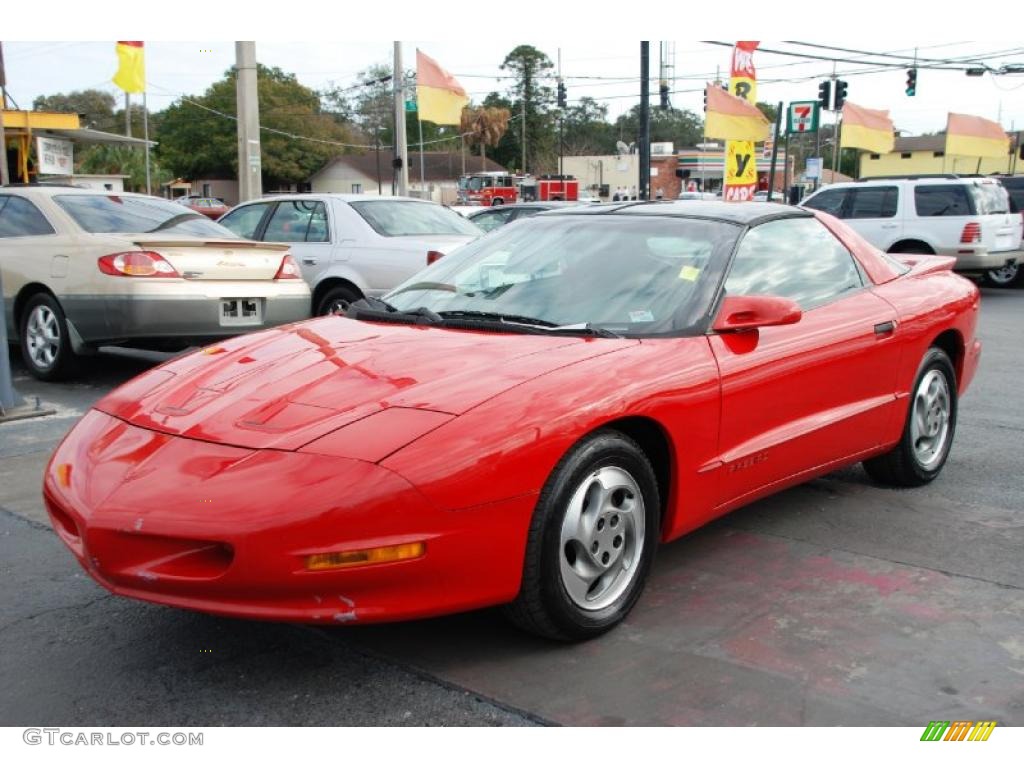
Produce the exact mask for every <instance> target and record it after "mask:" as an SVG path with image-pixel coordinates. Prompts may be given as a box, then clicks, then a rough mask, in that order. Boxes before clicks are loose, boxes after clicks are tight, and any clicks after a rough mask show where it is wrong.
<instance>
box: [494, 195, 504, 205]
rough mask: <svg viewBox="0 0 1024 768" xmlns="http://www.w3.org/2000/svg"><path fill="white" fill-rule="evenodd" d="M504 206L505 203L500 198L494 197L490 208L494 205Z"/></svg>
mask: <svg viewBox="0 0 1024 768" xmlns="http://www.w3.org/2000/svg"><path fill="white" fill-rule="evenodd" d="M504 204H505V201H504V200H503V199H502V198H500V197H495V198H494V199H493V200H491V207H494V206H495V205H504Z"/></svg>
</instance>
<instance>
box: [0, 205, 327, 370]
mask: <svg viewBox="0 0 1024 768" xmlns="http://www.w3.org/2000/svg"><path fill="white" fill-rule="evenodd" d="M0 278H2V284H3V297H4V308H5V313H4V314H5V318H4V320H5V322H6V323H7V330H8V338H10V339H11V340H12V341H18V342H19V343H20V345H21V352H22V357H23V358H24V360H25V365H26V366H27V367H28V369H29V371H30V372H31V373H32V374H33V375H34V376H36V377H37V378H40V379H45V380H51V379H58V378H62V377H66V376H68V375H69V374H70V373H72V372H73V370H74V364H75V362H76V358H77V357H78V356H79V355H84V354H89V353H91V352H93V351H94V350H96V349H97V348H98V347H100V346H108V345H125V346H132V347H145V348H154V349H166V350H174V349H183V348H185V347H187V346H191V345H194V344H204V343H208V342H210V341H212V340H215V339H218V338H224V337H227V336H235V335H238V334H239V333H244V332H247V331H253V330H259V329H262V328H269V327H271V326H275V325H281V324H284V323H290V322H293V321H296V320H302V319H304V318H307V317H309V304H310V292H309V286H308V285H306V282H305V281H304V280H303V279H302V274H301V272H300V270H299V267H298V264H297V263H296V262H295V260H294V259H293V258H292V256H291V254H290V253H289V248H288V246H287V245H280V244H274V243H257V242H252V241H248V240H242V239H239V238H238V236H237V235H235V234H234V233H233V232H231V231H230V230H227V229H225V228H224V227H222V226H220V225H218V224H216V223H214V222H212V221H210V220H209V219H208V218H206V217H205V216H202V215H201V214H198V213H195V212H193V211H189V210H183V209H182V206H180V205H178V204H176V203H172V202H170V201H168V200H162V199H160V198H156V197H149V196H146V195H135V194H127V193H123V194H110V193H103V192H97V191H95V190H86V189H78V188H72V187H57V186H31V185H30V186H11V187H4V188H0Z"/></svg>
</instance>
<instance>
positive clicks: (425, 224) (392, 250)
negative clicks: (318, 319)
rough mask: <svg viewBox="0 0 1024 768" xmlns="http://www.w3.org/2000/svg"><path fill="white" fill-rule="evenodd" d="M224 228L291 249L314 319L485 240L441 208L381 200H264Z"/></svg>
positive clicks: (225, 220)
mask: <svg viewBox="0 0 1024 768" xmlns="http://www.w3.org/2000/svg"><path fill="white" fill-rule="evenodd" d="M218 223H220V224H222V225H223V226H225V227H227V228H228V229H230V230H231V231H232V232H234V233H235V234H237V235H239V236H240V237H244V238H246V239H252V240H262V241H265V242H276V243H287V244H288V245H289V247H290V250H291V252H292V253H293V254H294V255H295V258H296V259H297V260H298V262H299V266H300V268H301V269H302V276H303V277H304V278H305V279H306V282H308V283H309V285H310V287H311V288H312V289H313V302H312V307H311V310H312V312H313V314H316V315H325V314H328V313H330V312H333V311H335V310H337V309H339V308H341V307H343V306H344V305H345V304H346V303H351V302H353V301H356V300H357V299H360V298H362V297H364V296H381V295H383V294H385V293H387V292H388V291H390V290H391V289H392V288H394V287H395V286H397V285H398V284H399V283H401V282H403V281H404V280H406V279H408V278H409V277H412V275H414V274H416V273H417V272H419V271H420V270H421V269H423V268H424V267H426V266H427V265H428V264H432V263H433V262H434V261H436V260H437V259H439V258H441V257H443V256H444V255H445V254H447V253H450V252H451V251H453V250H454V249H456V248H458V247H459V246H460V245H464V244H465V243H468V242H469V241H471V240H474V239H475V238H477V237H479V236H480V234H481V231H480V229H479V228H478V227H477V226H476V225H474V224H472V223H470V222H469V221H467V220H466V219H464V218H463V217H462V216H460V215H459V214H457V213H455V212H454V211H452V210H450V209H448V208H445V207H443V206H440V205H437V204H436V203H431V202H427V201H424V200H416V199H413V198H406V197H380V196H377V195H341V194H293V195H278V196H273V197H266V198H263V199H261V200H256V201H253V202H250V203H245V204H243V205H239V206H237V207H236V208H233V209H232V210H231V211H230V212H228V213H226V214H225V215H224V216H222V217H221V218H220V219H219V220H218Z"/></svg>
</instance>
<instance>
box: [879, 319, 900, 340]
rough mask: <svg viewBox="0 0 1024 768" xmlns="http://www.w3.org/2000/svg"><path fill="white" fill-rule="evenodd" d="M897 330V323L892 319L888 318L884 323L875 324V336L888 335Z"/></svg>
mask: <svg viewBox="0 0 1024 768" xmlns="http://www.w3.org/2000/svg"><path fill="white" fill-rule="evenodd" d="M895 330H896V323H894V322H893V321H892V320H886V321H885V322H884V323H876V324H875V336H888V335H889V334H890V333H892V332H893V331H895Z"/></svg>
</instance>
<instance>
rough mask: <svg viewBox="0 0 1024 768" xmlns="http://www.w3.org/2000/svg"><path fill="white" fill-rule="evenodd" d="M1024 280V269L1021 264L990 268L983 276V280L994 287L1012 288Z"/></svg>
mask: <svg viewBox="0 0 1024 768" xmlns="http://www.w3.org/2000/svg"><path fill="white" fill-rule="evenodd" d="M1022 280H1024V269H1021V267H1020V265H1019V264H1013V265H1008V266H1005V267H1002V268H1001V269H990V270H988V271H987V272H984V273H983V274H982V276H981V281H982V282H983V283H984V284H985V285H987V286H990V287H992V288H1010V287H1012V286H1014V285H1016V284H1018V283H1020V282H1022Z"/></svg>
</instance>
